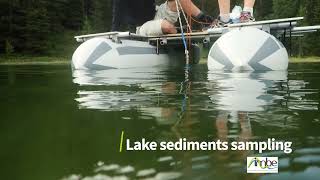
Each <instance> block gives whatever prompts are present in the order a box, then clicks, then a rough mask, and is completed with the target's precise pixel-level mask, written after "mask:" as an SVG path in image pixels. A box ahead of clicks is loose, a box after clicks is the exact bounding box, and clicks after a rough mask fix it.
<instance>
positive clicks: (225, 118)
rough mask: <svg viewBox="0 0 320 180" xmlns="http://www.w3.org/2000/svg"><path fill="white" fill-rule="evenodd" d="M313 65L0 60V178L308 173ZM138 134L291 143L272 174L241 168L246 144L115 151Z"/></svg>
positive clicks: (318, 138) (315, 89) (315, 172)
mask: <svg viewBox="0 0 320 180" xmlns="http://www.w3.org/2000/svg"><path fill="white" fill-rule="evenodd" d="M319 69H320V64H291V65H290V68H289V71H288V72H261V73H258V72H255V73H253V72H244V73H230V72H209V71H208V70H207V67H206V65H198V66H196V67H193V69H192V72H191V74H189V81H185V74H184V69H183V68H177V67H176V68H170V69H165V68H143V69H129V70H109V71H74V72H72V71H71V68H70V67H69V66H65V65H57V66H0V94H1V96H0V107H1V108H0V109H1V110H0V113H1V121H0V123H1V125H0V143H1V148H0V158H1V165H0V167H1V175H0V176H1V177H0V179H11V180H60V179H65V180H73V179H74V180H77V179H80V177H82V178H85V179H87V180H90V179H99V180H100V179H109V177H114V178H115V179H145V178H150V179H197V180H198V179H199V180H200V179H201V180H202V179H263V180H266V179H289V178H290V179H317V178H319V177H320V113H319V99H320V72H319ZM122 131H124V132H125V138H130V139H132V140H141V139H142V138H146V139H147V140H148V141H156V142H161V141H174V142H175V141H178V139H179V138H187V139H188V140H192V141H216V140H218V139H221V140H223V141H229V142H231V141H265V140H267V139H268V138H276V140H278V141H291V142H293V144H292V149H293V153H291V154H285V153H284V152H283V151H266V152H264V153H263V154H261V156H277V157H279V158H280V163H279V164H280V168H279V174H276V175H247V174H246V172H245V171H246V164H245V161H246V157H247V156H255V155H257V154H258V153H257V152H255V151H142V152H141V151H140V152H137V151H135V152H128V151H124V152H122V153H120V152H119V144H120V136H121V132H122Z"/></svg>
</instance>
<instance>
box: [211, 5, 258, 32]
mask: <svg viewBox="0 0 320 180" xmlns="http://www.w3.org/2000/svg"><path fill="white" fill-rule="evenodd" d="M218 2H219V9H220V15H219V17H218V19H217V20H216V21H215V22H214V23H213V25H212V26H213V27H223V26H225V25H227V24H230V23H232V21H231V19H230V0H218ZM254 4H255V0H244V8H243V11H242V13H241V15H240V23H246V22H253V21H255V19H254V17H253V6H254Z"/></svg>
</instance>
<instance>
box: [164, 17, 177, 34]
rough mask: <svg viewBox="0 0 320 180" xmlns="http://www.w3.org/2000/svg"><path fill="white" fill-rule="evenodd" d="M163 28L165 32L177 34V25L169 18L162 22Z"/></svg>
mask: <svg viewBox="0 0 320 180" xmlns="http://www.w3.org/2000/svg"><path fill="white" fill-rule="evenodd" d="M161 29H162V32H163V33H164V34H176V33H177V29H176V27H175V26H174V25H173V24H172V23H170V22H169V21H167V20H163V21H162V23H161Z"/></svg>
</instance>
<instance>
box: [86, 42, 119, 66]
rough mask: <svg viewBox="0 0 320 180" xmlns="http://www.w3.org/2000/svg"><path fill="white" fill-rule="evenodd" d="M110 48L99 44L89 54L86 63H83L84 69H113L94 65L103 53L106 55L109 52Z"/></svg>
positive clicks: (107, 45) (105, 44)
mask: <svg viewBox="0 0 320 180" xmlns="http://www.w3.org/2000/svg"><path fill="white" fill-rule="evenodd" d="M111 49H112V48H111V46H109V44H107V43H105V42H102V43H101V44H99V45H98V46H97V48H96V49H95V50H94V51H93V52H92V53H91V54H90V56H89V58H88V60H87V62H86V63H85V65H84V66H85V67H87V68H89V69H99V70H100V69H101V70H104V69H113V68H112V67H108V66H103V65H98V64H94V62H95V61H97V60H98V59H99V58H100V57H101V56H103V55H104V54H105V53H107V52H108V51H110V50H111Z"/></svg>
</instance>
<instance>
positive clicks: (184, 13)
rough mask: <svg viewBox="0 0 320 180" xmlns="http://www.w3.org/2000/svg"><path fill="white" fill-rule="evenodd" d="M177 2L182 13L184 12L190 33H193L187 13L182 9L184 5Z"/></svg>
mask: <svg viewBox="0 0 320 180" xmlns="http://www.w3.org/2000/svg"><path fill="white" fill-rule="evenodd" d="M177 1H178V4H177V5H179V7H180V9H181V11H182V14H183V17H184V19H185V21H186V23H187V27H188V28H189V31H190V32H191V33H192V29H191V26H190V25H189V22H188V18H187V16H186V13H185V12H184V10H183V8H182V5H181V3H180V0H177Z"/></svg>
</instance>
